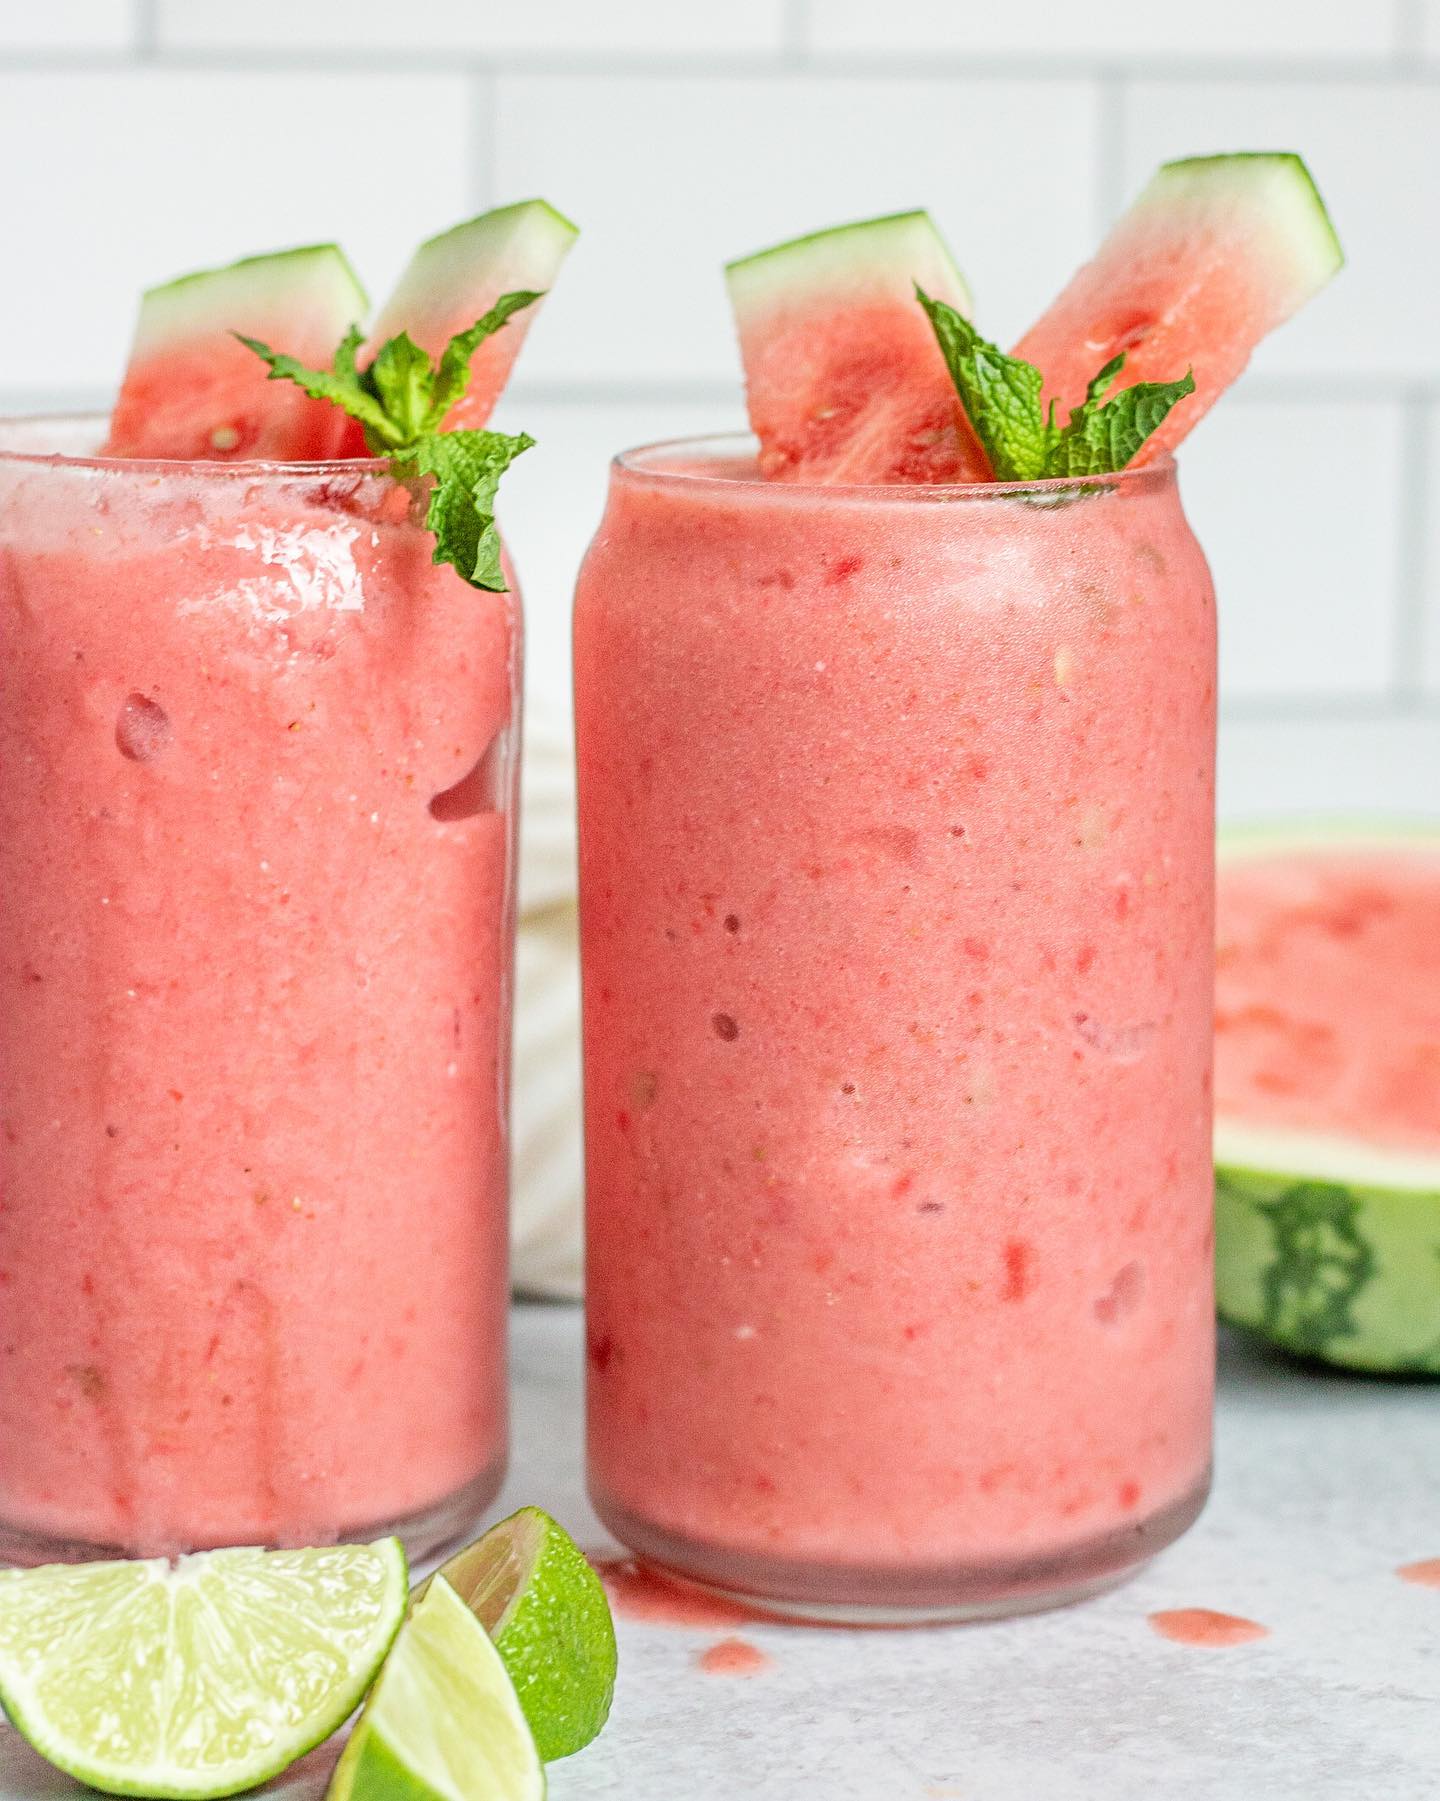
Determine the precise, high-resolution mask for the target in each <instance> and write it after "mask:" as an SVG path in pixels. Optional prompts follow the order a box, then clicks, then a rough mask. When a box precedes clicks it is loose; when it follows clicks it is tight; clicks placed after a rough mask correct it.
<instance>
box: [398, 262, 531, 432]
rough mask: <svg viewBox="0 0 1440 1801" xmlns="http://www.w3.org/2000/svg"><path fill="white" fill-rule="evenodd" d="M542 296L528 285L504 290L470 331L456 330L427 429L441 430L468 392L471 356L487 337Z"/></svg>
mask: <svg viewBox="0 0 1440 1801" xmlns="http://www.w3.org/2000/svg"><path fill="white" fill-rule="evenodd" d="M539 299H540V295H539V294H538V293H534V292H532V291H530V290H529V289H525V288H521V289H519V290H517V291H516V292H515V293H513V294H502V295H501V296H500V298H499V299H498V300H497V301H496V302H495V304H494V306H492V307H491V309H490V311H489V312H488V313H486V314H485V316H484V317H483V318H481V319H477V320H476V321H475V323H474V324H473V325H472V326H471V327H470V329H469V330H468V331H461V332H456V334H455V336H454V337H453V338H451V340H450V342H449V343H448V344H447V345H446V346H445V348H444V350H443V351H442V352H441V355H440V364H439V367H438V368H437V369H436V371H435V383H434V388H433V390H432V394H431V400H430V411H429V414H428V416H427V418H426V422H425V423H426V427H427V429H430V430H438V429H439V427H440V426H441V424H442V423H443V422H444V419H445V415H446V414H447V413H448V412H449V411H450V409H451V407H452V406H454V404H455V402H456V401H457V400H458V399H459V398H460V396H461V395H462V394H463V393H464V392H465V389H466V387H467V385H468V383H469V381H470V359H471V357H473V356H474V354H475V352H476V351H477V350H478V349H479V348H480V346H481V344H483V343H484V341H485V339H486V338H489V337H493V336H494V335H495V333H496V332H497V331H499V330H500V328H501V326H502V325H504V324H505V323H506V322H507V321H508V320H509V319H510V317H511V315H512V314H514V313H518V312H520V311H521V310H522V309H523V308H525V307H527V306H533V305H534V303H535V302H536V301H537V300H539Z"/></svg>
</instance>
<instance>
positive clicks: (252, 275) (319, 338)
mask: <svg viewBox="0 0 1440 1801" xmlns="http://www.w3.org/2000/svg"><path fill="white" fill-rule="evenodd" d="M368 310H369V302H368V301H367V300H366V298H365V290H364V289H363V288H362V287H361V286H360V283H359V281H358V280H357V279H356V276H355V272H354V270H353V269H352V268H351V267H350V264H349V263H348V262H347V261H346V259H345V256H344V253H343V252H342V251H341V250H340V249H339V248H338V247H337V246H336V245H334V244H312V245H309V246H307V247H305V248H304V249H300V250H283V251H279V252H277V253H276V254H274V255H273V256H253V257H247V258H246V259H245V261H243V262H239V263H231V264H230V265H229V266H228V267H226V268H223V269H207V270H203V271H202V272H201V273H199V274H197V275H187V276H185V277H183V278H182V279H181V280H179V281H172V282H167V283H166V284H165V285H164V286H163V287H157V288H150V289H148V290H147V292H146V293H145V294H144V296H143V297H142V299H141V303H140V318H139V322H138V323H137V325H136V328H135V340H134V343H133V345H132V347H131V351H130V363H129V367H128V368H127V369H126V371H125V380H124V383H123V384H122V386H121V389H120V396H119V399H118V400H117V401H116V403H115V411H114V413H113V414H112V415H111V419H110V436H109V439H108V441H107V442H106V445H105V454H106V455H107V456H123V457H181V458H186V459H199V460H202V461H211V462H213V461H217V460H218V461H226V462H228V461H238V460H240V459H242V458H251V457H258V458H266V459H276V460H282V461H293V462H309V461H316V462H319V461H323V460H325V459H326V458H329V457H334V456H337V455H339V454H340V453H341V447H342V445H343V444H344V442H345V439H346V436H347V432H346V428H347V427H348V425H349V423H350V422H349V420H348V419H347V418H346V417H345V415H344V414H343V413H341V412H340V411H339V410H338V409H337V408H336V407H333V406H331V405H330V404H329V402H328V401H323V400H311V399H310V398H309V397H308V396H307V395H306V394H304V393H302V391H301V390H300V389H299V388H298V387H296V386H295V385H294V384H293V383H291V382H272V381H269V380H267V378H266V372H265V367H264V365H263V364H262V363H261V362H259V361H258V359H257V358H256V356H255V354H254V352H253V351H250V350H247V349H246V348H245V346H244V345H243V344H240V343H238V342H237V341H236V339H235V337H234V335H233V334H234V333H235V332H237V331H240V332H244V333H246V334H247V335H248V336H251V337H256V338H263V339H265V340H266V341H267V342H269V343H275V344H279V345H281V346H283V348H284V349H285V350H287V351H288V352H289V353H290V354H291V355H292V356H296V357H298V358H299V359H300V360H301V361H302V362H305V363H309V364H311V365H312V366H315V367H319V368H328V367H329V365H330V360H331V358H332V357H333V356H334V354H335V347H336V345H337V344H338V343H339V342H340V340H341V338H342V337H343V336H344V335H345V332H346V331H347V330H348V329H349V327H350V326H351V325H353V324H355V323H356V322H357V321H359V320H362V319H363V318H364V317H365V314H366V313H367V311H368Z"/></svg>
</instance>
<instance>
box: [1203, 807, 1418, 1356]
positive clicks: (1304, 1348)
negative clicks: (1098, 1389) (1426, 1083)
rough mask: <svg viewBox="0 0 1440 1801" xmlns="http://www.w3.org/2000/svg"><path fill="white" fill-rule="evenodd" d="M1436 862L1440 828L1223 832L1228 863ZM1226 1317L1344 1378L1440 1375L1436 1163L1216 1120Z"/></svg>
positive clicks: (1409, 1153)
mask: <svg viewBox="0 0 1440 1801" xmlns="http://www.w3.org/2000/svg"><path fill="white" fill-rule="evenodd" d="M1341 846H1344V847H1346V848H1353V849H1357V850H1367V849H1368V850H1403V849H1405V848H1407V847H1410V848H1414V847H1416V846H1426V847H1433V848H1434V849H1435V850H1437V851H1440V822H1427V821H1423V820H1380V821H1377V820H1345V819H1330V820H1321V821H1308V822H1305V823H1302V824H1298V825H1287V826H1280V827H1275V826H1251V827H1242V828H1239V829H1233V830H1227V831H1226V832H1224V833H1222V835H1221V839H1220V845H1219V855H1220V860H1221V862H1222V864H1223V863H1227V862H1233V861H1236V860H1239V859H1244V858H1247V857H1270V856H1277V855H1279V856H1283V855H1285V854H1287V853H1291V852H1296V851H1304V850H1306V849H1335V848H1338V847H1341ZM1215 1210H1216V1215H1215V1244H1216V1294H1217V1300H1218V1304H1219V1309H1220V1315H1221V1317H1222V1318H1223V1319H1225V1320H1226V1321H1228V1322H1229V1323H1231V1324H1233V1325H1237V1326H1241V1327H1244V1328H1247V1329H1248V1330H1250V1331H1253V1332H1257V1333H1259V1334H1260V1335H1261V1336H1263V1337H1265V1338H1267V1339H1269V1340H1270V1341H1271V1342H1272V1343H1274V1344H1277V1345H1280V1346H1281V1347H1282V1348H1283V1349H1285V1350H1287V1351H1290V1352H1292V1353H1294V1354H1295V1355H1297V1356H1300V1357H1305V1358H1314V1359H1317V1360H1319V1361H1321V1362H1324V1363H1329V1364H1334V1365H1338V1366H1340V1367H1342V1368H1347V1369H1355V1370H1365V1371H1370V1372H1374V1373H1380V1374H1387V1375H1397V1376H1430V1377H1440V1154H1433V1155H1432V1154H1430V1153H1428V1152H1424V1151H1413V1150H1402V1149H1398V1148H1394V1147H1389V1146H1385V1145H1381V1144H1371V1143H1368V1142H1366V1141H1364V1140H1360V1139H1355V1138H1351V1137H1343V1136H1334V1137H1331V1136H1327V1135H1325V1134H1321V1133H1311V1132H1300V1131H1294V1130H1290V1129H1277V1128H1272V1127H1268V1126H1256V1125H1254V1124H1252V1123H1250V1122H1247V1121H1243V1120H1240V1119H1233V1118H1226V1117H1224V1116H1223V1115H1221V1116H1219V1117H1217V1119H1216V1122H1215Z"/></svg>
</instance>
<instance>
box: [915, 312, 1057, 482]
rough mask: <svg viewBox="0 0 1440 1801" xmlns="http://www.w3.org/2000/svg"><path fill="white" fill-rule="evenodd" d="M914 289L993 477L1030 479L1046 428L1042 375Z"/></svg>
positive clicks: (1040, 462)
mask: <svg viewBox="0 0 1440 1801" xmlns="http://www.w3.org/2000/svg"><path fill="white" fill-rule="evenodd" d="M915 293H916V295H917V297H918V298H919V301H920V304H921V306H923V307H924V308H925V311H926V312H927V313H928V314H929V316H930V324H931V326H932V327H933V329H934V332H935V336H936V338H937V340H938V341H939V344H940V349H941V352H942V353H943V355H944V357H945V363H946V366H947V368H948V369H949V371H950V379H951V380H952V381H953V382H954V383H955V390H956V392H957V393H958V394H959V396H960V403H961V405H962V406H963V407H964V408H965V411H966V413H967V414H968V415H969V418H970V423H971V425H973V426H974V428H975V435H976V437H977V438H979V440H980V442H981V444H982V446H983V447H984V450H985V454H986V456H987V457H988V458H989V460H990V467H991V469H992V470H993V471H994V473H995V476H996V478H997V480H999V481H1002V482H1008V481H1030V480H1032V479H1034V478H1035V477H1037V476H1039V475H1040V474H1041V473H1042V472H1043V470H1044V468H1045V457H1046V452H1047V451H1048V449H1049V445H1050V434H1051V428H1050V427H1049V426H1047V424H1046V420H1045V415H1044V414H1043V413H1042V412H1041V410H1040V390H1041V388H1042V387H1043V386H1044V385H1045V378H1044V377H1043V376H1042V375H1041V373H1040V371H1039V370H1038V369H1037V368H1035V367H1034V365H1033V364H1031V363H1026V362H1022V361H1021V359H1020V358H1019V357H1014V356H1006V355H1005V353H1004V351H1003V350H1000V349H998V348H997V347H996V346H995V345H994V344H991V343H990V342H988V340H986V339H985V338H982V337H981V336H980V334H979V332H978V331H976V329H975V327H974V326H973V325H972V324H971V323H970V321H969V320H968V319H967V318H966V317H965V316H964V314H963V313H957V312H956V310H955V308H954V307H953V306H949V305H947V304H946V302H945V301H943V300H932V299H931V298H930V296H929V295H928V294H927V293H926V292H925V291H924V289H923V288H920V287H917V288H916V289H915Z"/></svg>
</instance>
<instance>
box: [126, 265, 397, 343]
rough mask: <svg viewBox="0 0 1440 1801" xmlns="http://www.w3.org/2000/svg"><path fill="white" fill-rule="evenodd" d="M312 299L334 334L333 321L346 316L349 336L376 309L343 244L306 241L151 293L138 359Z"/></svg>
mask: <svg viewBox="0 0 1440 1801" xmlns="http://www.w3.org/2000/svg"><path fill="white" fill-rule="evenodd" d="M305 294H308V295H311V296H313V297H314V300H315V303H316V304H318V305H320V306H322V307H323V310H324V314H325V319H326V324H327V329H328V326H329V322H330V321H331V320H332V319H339V320H340V331H341V332H343V331H344V330H345V328H346V327H347V326H349V325H354V324H358V323H360V322H361V321H363V320H364V318H365V316H366V314H367V313H368V312H369V311H370V301H369V299H368V297H367V295H366V293H365V289H364V288H363V287H362V286H361V283H360V278H359V276H358V275H356V273H355V271H354V269H352V268H351V266H350V261H349V258H348V257H347V256H346V255H345V252H344V251H343V250H342V249H341V248H340V246H339V245H338V244H302V245H300V246H299V247H298V248H296V249H294V250H277V251H274V252H273V253H271V254H270V255H267V256H247V257H242V258H241V260H240V261H239V262H236V263H227V264H226V265H224V266H223V267H222V268H218V269H201V270H198V271H197V272H196V273H195V274H193V275H182V276H180V277H179V278H178V280H175V281H168V282H162V283H160V284H159V285H158V286H157V287H153V288H147V289H146V290H145V292H144V293H143V294H142V296H141V298H140V316H139V319H138V320H137V321H136V325H135V340H134V346H133V348H132V351H131V357H132V360H134V359H137V358H144V357H147V356H150V355H153V354H155V353H156V352H158V351H161V350H163V349H165V347H166V346H168V345H170V344H173V343H174V342H176V340H177V339H184V338H186V337H188V336H190V335H191V334H192V333H194V332H196V331H200V330H205V329H207V328H213V327H217V326H218V327H219V328H220V329H225V328H226V327H225V323H224V322H226V321H231V320H236V319H238V320H240V321H241V322H242V324H243V322H244V321H245V320H246V319H249V318H253V317H257V316H259V317H265V316H267V315H269V314H270V313H272V312H273V311H274V310H275V309H276V306H277V303H279V301H280V297H281V296H285V295H291V296H294V295H305ZM296 323H297V324H303V323H304V321H303V319H301V320H297V321H296ZM337 337H338V334H337Z"/></svg>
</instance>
